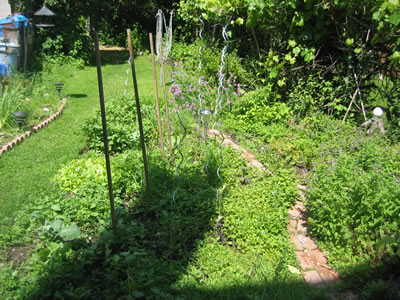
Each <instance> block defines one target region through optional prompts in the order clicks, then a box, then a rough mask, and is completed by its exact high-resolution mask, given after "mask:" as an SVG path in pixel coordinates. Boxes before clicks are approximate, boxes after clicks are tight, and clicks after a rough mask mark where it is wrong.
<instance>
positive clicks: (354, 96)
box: [342, 89, 358, 123]
mask: <svg viewBox="0 0 400 300" xmlns="http://www.w3.org/2000/svg"><path fill="white" fill-rule="evenodd" d="M357 94H358V89H356V91H355V92H354V94H353V96H352V97H351V101H350V104H349V106H348V107H347V110H346V113H345V114H344V118H343V120H342V123H343V122H344V121H346V118H347V114H348V113H349V111H350V109H351V107H352V105H353V103H354V100H356V96H357Z"/></svg>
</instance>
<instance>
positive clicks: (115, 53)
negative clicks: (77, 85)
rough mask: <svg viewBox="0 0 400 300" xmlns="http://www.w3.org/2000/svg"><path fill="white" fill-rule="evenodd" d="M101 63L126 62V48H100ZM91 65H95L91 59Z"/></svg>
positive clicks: (103, 64) (114, 63)
mask: <svg viewBox="0 0 400 300" xmlns="http://www.w3.org/2000/svg"><path fill="white" fill-rule="evenodd" d="M100 56H101V65H102V66H105V65H121V64H125V63H127V62H128V59H129V52H128V50H111V49H107V50H100ZM91 65H92V66H95V65H96V61H95V60H94V59H92V61H91Z"/></svg>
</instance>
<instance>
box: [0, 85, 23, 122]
mask: <svg viewBox="0 0 400 300" xmlns="http://www.w3.org/2000/svg"><path fill="white" fill-rule="evenodd" d="M20 88H21V86H18V84H17V85H15V86H14V85H13V86H9V87H6V88H5V90H4V92H3V94H2V95H1V96H0V129H2V128H3V127H4V126H7V125H8V126H11V125H15V120H14V118H13V115H12V114H13V113H14V112H16V111H17V110H18V109H19V108H20V107H21V105H22V103H23V102H24V100H25V99H24V95H23V94H22V93H21V90H20Z"/></svg>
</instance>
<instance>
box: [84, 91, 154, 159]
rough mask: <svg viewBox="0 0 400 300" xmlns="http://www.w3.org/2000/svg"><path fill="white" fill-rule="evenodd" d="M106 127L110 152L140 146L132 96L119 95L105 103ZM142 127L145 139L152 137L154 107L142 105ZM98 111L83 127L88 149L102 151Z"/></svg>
mask: <svg viewBox="0 0 400 300" xmlns="http://www.w3.org/2000/svg"><path fill="white" fill-rule="evenodd" d="M106 111H107V127H108V139H109V148H110V152H111V153H121V152H123V151H125V150H128V149H132V148H133V149H138V148H139V147H140V134H139V126H138V123H137V119H136V104H135V100H134V98H133V97H128V98H126V97H121V98H117V99H113V100H111V101H109V102H108V103H107V104H106ZM141 112H142V114H143V127H144V132H145V140H146V141H149V140H150V138H152V137H154V135H155V133H154V132H155V131H154V130H153V128H154V127H153V125H154V123H153V122H154V121H155V114H154V107H153V106H150V105H142V108H141ZM99 115H100V111H98V112H97V115H96V116H95V117H93V118H91V119H89V120H88V121H87V122H86V124H85V126H84V127H83V131H84V133H85V134H86V135H87V137H88V146H89V148H90V149H95V150H97V151H104V144H103V129H102V125H101V118H100V117H99Z"/></svg>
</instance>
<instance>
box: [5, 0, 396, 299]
mask: <svg viewBox="0 0 400 300" xmlns="http://www.w3.org/2000/svg"><path fill="white" fill-rule="evenodd" d="M13 2H15V3H16V4H18V5H20V6H21V7H23V6H24V5H25V4H26V3H25V2H21V1H13ZM93 3H96V4H99V5H97V6H96V9H95V10H93V11H84V12H82V11H83V10H85V5H87V4H88V3H86V4H85V3H84V4H79V3H78V2H75V1H73V2H71V3H70V4H68V5H67V4H63V3H61V2H60V3H58V2H56V1H51V4H52V5H54V6H55V7H56V9H60V10H61V9H63V8H64V9H65V10H66V11H73V16H74V18H75V17H77V18H78V19H79V22H76V24H73V25H74V26H75V25H76V28H75V29H77V32H78V33H79V34H72V31H71V34H68V35H67V36H65V38H64V37H63V36H62V35H59V34H58V33H57V30H58V29H57V30H55V31H54V32H52V36H53V37H54V38H53V39H47V41H46V42H45V44H44V49H43V50H44V52H43V51H42V53H46V51H47V52H52V51H53V50H55V52H57V54H58V56H60V57H61V58H62V60H63V62H64V63H65V62H67V63H71V62H72V60H70V58H69V56H74V57H75V58H81V59H80V60H79V63H78V64H77V65H79V66H80V67H82V66H83V62H85V63H89V62H90V59H89V58H90V55H89V56H88V55H86V54H88V53H86V54H85V53H84V52H85V50H87V49H90V47H83V45H84V42H85V41H89V42H90V39H88V36H87V35H86V33H85V30H84V29H83V28H84V26H83V25H84V20H83V18H81V16H80V14H82V15H84V16H87V15H89V14H91V13H94V14H97V15H98V18H93V19H91V23H92V24H91V25H93V26H95V27H96V25H97V24H96V21H100V22H101V21H105V20H109V21H110V22H103V23H102V26H100V27H101V28H100V29H101V30H102V34H101V37H102V39H103V41H107V42H110V43H119V44H121V45H122V44H123V43H125V42H124V39H123V34H122V33H120V32H119V31H121V30H119V29H118V26H121V24H128V23H129V21H128V20H125V19H120V18H119V17H120V16H123V15H125V14H126V13H128V11H129V10H127V9H126V10H124V7H125V5H126V4H125V3H123V2H121V1H113V2H109V3H107V4H104V3H97V1H92V2H91V4H93ZM152 3H153V2H152ZM31 4H32V5H27V6H29V7H31V9H32V8H33V7H34V6H35V5H36V4H37V3H36V2H32V3H31ZM163 4H164V2H163ZM148 5H149V6H151V3H149V4H148ZM145 6H146V7H148V6H147V4H146V5H145ZM176 7H177V8H178V16H177V17H178V20H179V21H178V22H180V23H178V26H176V28H177V32H181V36H179V35H175V37H176V38H177V39H179V38H180V40H179V41H178V42H177V43H175V45H174V47H173V49H172V54H173V59H174V60H175V61H174V64H173V65H172V68H173V69H172V70H169V71H168V72H169V73H170V76H171V77H170V78H168V80H169V79H170V80H171V82H170V85H169V90H170V95H169V100H170V101H169V104H170V108H171V110H170V113H171V120H172V132H173V134H172V144H173V148H174V154H175V155H174V158H173V157H172V156H171V157H167V158H164V157H163V156H162V155H161V153H160V152H161V151H160V149H159V145H158V136H157V129H156V123H157V122H156V121H155V118H154V98H153V95H152V93H149V91H150V90H151V87H152V82H151V77H150V76H149V75H150V74H151V72H150V60H149V58H143V59H139V62H142V64H140V66H138V68H137V69H138V70H140V71H142V73H141V74H140V76H138V78H139V79H140V80H141V81H142V83H143V84H144V85H145V86H146V88H145V89H144V91H143V90H142V91H141V95H142V92H144V93H146V96H147V97H143V98H142V99H143V115H144V117H145V120H144V122H145V139H146V143H147V146H148V150H149V162H150V173H151V179H152V186H151V190H152V194H151V195H150V196H149V195H145V194H144V192H143V174H142V171H141V168H140V165H141V155H140V151H139V148H138V130H137V126H136V121H137V120H136V117H135V114H134V112H135V105H134V104H133V98H132V95H128V96H125V97H120V95H122V92H123V90H124V89H125V87H123V85H122V84H121V85H119V84H115V85H114V84H110V86H112V87H113V88H110V92H109V93H110V94H109V95H112V98H113V100H110V101H108V103H107V110H108V111H109V112H110V113H109V115H108V121H109V124H110V125H109V126H110V142H111V143H110V145H111V152H112V167H113V179H114V184H115V196H116V203H117V217H118V224H117V228H118V232H119V234H118V235H116V236H115V235H113V233H112V232H111V230H110V225H109V212H108V201H107V185H106V181H105V179H106V178H105V173H104V172H105V171H104V159H103V156H102V151H103V150H102V132H101V126H100V122H99V119H100V118H99V113H98V112H95V109H94V106H93V105H89V104H88V105H84V104H82V103H81V105H78V104H76V106H75V108H74V110H72V109H73V108H72V107H71V111H70V114H69V115H68V114H67V113H68V110H67V111H66V114H67V116H69V118H68V120H69V121H70V122H71V123H74V125H73V126H71V132H70V133H69V135H68V137H70V138H71V140H73V141H74V142H73V143H71V144H72V145H71V146H66V143H63V144H62V147H65V148H66V149H65V150H64V151H60V152H57V153H56V152H54V151H53V152H48V151H47V152H43V153H42V155H43V156H46V157H47V156H49V154H50V153H52V155H51V156H49V157H52V158H54V162H55V163H54V164H53V165H52V166H50V165H49V164H44V163H43V162H42V161H41V160H38V159H37V156H31V157H33V158H35V161H36V162H39V163H41V164H43V168H42V167H41V168H40V169H39V170H40V171H41V172H42V173H44V175H45V176H43V177H34V175H35V174H34V173H32V172H23V174H22V172H19V173H17V174H18V175H19V176H15V178H16V179H12V180H9V182H5V181H3V180H0V182H1V183H0V184H2V185H3V186H4V187H5V188H4V189H2V190H7V191H9V192H7V193H5V197H6V199H7V201H6V202H5V203H12V201H11V199H14V198H15V199H18V200H17V201H16V204H14V206H12V205H11V204H10V205H9V207H8V209H6V210H5V211H6V212H5V213H4V214H5V215H7V214H8V213H10V212H11V215H12V216H11V217H9V218H3V219H2V220H5V221H4V224H5V225H6V227H5V228H6V229H7V230H4V231H5V232H6V233H5V234H2V236H1V243H2V246H3V250H2V252H1V258H2V262H1V263H2V264H3V265H2V270H1V275H0V278H1V283H2V284H1V287H0V292H2V294H4V295H6V296H7V297H20V298H24V297H25V298H38V299H39V298H40V299H43V298H54V297H59V298H68V297H71V298H79V297H81V298H102V297H103V298H115V297H120V298H174V299H175V298H176V299H179V298H190V299H192V298H199V299H201V298H205V299H209V298H217V299H219V298H222V299H224V298H227V299H228V298H229V299H230V298H240V299H242V298H249V299H257V298H259V299H269V298H274V299H324V298H325V299H326V298H330V297H331V295H327V292H326V291H324V290H315V289H312V288H310V287H309V286H307V285H306V284H305V283H304V281H303V280H302V278H301V277H300V275H299V274H298V272H296V269H298V268H299V266H298V265H297V263H298V262H297V261H296V257H295V255H294V251H293V247H292V246H291V245H290V243H289V242H288V233H287V229H286V226H287V223H288V217H287V212H288V209H289V208H290V207H291V206H292V205H293V203H294V201H295V200H296V198H298V194H297V188H296V187H297V185H298V184H301V185H303V186H306V187H307V190H306V193H305V194H306V195H305V196H306V198H305V199H304V203H305V205H306V207H307V211H308V215H307V221H308V223H309V234H311V236H312V238H313V239H314V240H315V241H316V243H317V245H318V246H319V247H320V248H321V249H322V250H323V251H324V253H325V255H326V256H327V258H328V261H329V264H330V266H331V267H334V268H335V269H336V270H338V271H339V273H340V276H341V278H342V284H341V285H339V286H337V287H335V288H333V289H332V290H328V293H333V294H335V293H339V294H338V297H339V298H340V297H341V296H343V295H342V294H340V291H341V290H342V289H343V288H350V289H352V291H353V292H354V293H356V294H358V296H359V298H360V299H380V298H382V299H397V298H399V297H400V288H399V286H400V284H399V273H398V266H399V254H400V252H399V245H400V243H399V241H400V240H399V236H398V232H399V222H400V219H399V214H398V204H399V203H398V198H399V197H398V196H399V191H398V187H399V185H398V180H399V178H400V177H399V176H400V170H399V168H400V166H399V163H398V158H399V157H398V156H399V145H398V143H397V141H398V133H399V132H400V131H399V124H398V112H399V110H398V107H399V93H398V84H397V82H398V67H399V65H398V63H399V53H398V52H399V40H398V30H397V28H398V24H399V22H400V18H399V17H398V15H399V7H400V6H399V3H398V1H391V0H389V1H387V0H380V1H369V0H359V1H352V2H351V1H350V2H349V1H331V2H326V1H325V2H320V1H313V0H311V1H308V0H307V1H296V0H294V1H286V2H282V1H274V0H271V1H252V0H249V1H247V0H246V1H236V0H234V1H197V0H191V1H182V2H181V3H179V5H178V3H177V6H176ZM107 8H108V9H107ZM122 10H124V12H122ZM135 13H136V12H135ZM147 13H148V11H146V12H145V13H143V15H146V14H147ZM111 15H113V16H112V17H111ZM200 17H201V18H202V22H204V23H203V24H204V27H203V26H202V25H203V24H202V23H201V22H200V19H199V18H200ZM111 19H112V20H111ZM92 21H93V22H92ZM115 23H118V24H115ZM140 23H141V24H140V25H135V27H134V29H135V30H134V32H135V36H134V42H135V45H137V48H138V49H140V44H141V43H143V42H144V41H145V40H146V39H147V38H144V37H145V35H142V34H141V33H139V28H144V26H147V25H145V22H140ZM225 25H226V27H225V28H226V35H224V37H222V36H221V31H222V27H223V26H225ZM124 26H125V25H124ZM142 26H143V27H142ZM174 28H175V25H174ZM199 30H200V31H199ZM116 31H118V34H111V33H115V32H116ZM225 40H228V42H225ZM67 41H68V42H67ZM186 42H190V44H189V45H188V44H187V43H186ZM66 44H68V45H66ZM141 46H143V45H141ZM224 46H227V47H228V50H227V52H226V53H225V52H222V51H223V50H222V48H223V47H224ZM142 49H146V45H145V46H143V48H142ZM225 50H226V48H225ZM117 52H118V51H117ZM222 53H225V55H222ZM114 54H115V55H114V56H113V57H110V58H109V59H108V60H104V62H105V63H106V67H105V71H106V70H108V72H109V73H108V74H107V75H106V77H105V78H107V76H110V77H108V78H111V76H112V78H113V80H114V82H115V81H116V82H120V83H123V81H124V80H125V79H126V76H125V72H126V67H127V65H124V66H122V65H119V63H120V62H121V63H122V62H124V59H125V60H126V57H125V58H124V59H119V58H118V57H119V55H120V53H114ZM68 55H69V56H68ZM56 59H57V57H52V58H51V60H52V61H54V60H56ZM44 66H45V67H46V65H44ZM89 70H92V69H91V68H90V67H88V68H84V69H82V70H79V71H77V72H76V73H74V74H73V75H72V77H71V78H70V80H71V81H70V82H75V81H79V80H81V81H82V82H83V80H82V79H83V78H85V79H86V78H88V79H87V82H86V86H91V88H88V87H86V86H85V88H83V87H82V91H83V90H84V92H81V93H78V94H75V93H72V92H70V93H71V97H72V95H76V96H77V97H76V98H77V99H76V100H79V99H80V100H83V99H81V98H85V97H81V96H82V95H87V96H88V97H87V98H88V100H89V99H93V103H94V102H95V101H94V99H95V97H92V95H94V94H95V92H94V91H95V84H94V83H95V82H94V81H95V80H94V79H93V78H94V77H90V79H89V77H88V75H89V74H92V73H90V71H89ZM106 73H107V72H105V74H106ZM117 79H118V80H117ZM119 79H120V80H119ZM110 80H111V79H110ZM92 86H93V87H92ZM149 94H151V95H149ZM90 101H91V100H90ZM375 106H381V107H382V108H383V110H384V115H383V117H382V120H383V124H384V127H385V128H386V133H385V134H384V135H383V136H381V135H379V133H375V134H372V136H369V135H368V134H367V133H366V132H365V131H364V130H363V129H361V124H362V123H364V122H365V121H366V120H367V119H370V118H371V117H372V109H373V108H374V107H375ZM67 108H68V107H67ZM203 108H210V109H211V110H212V111H213V112H214V113H218V115H217V116H212V117H211V120H210V121H209V122H208V124H206V123H205V121H204V119H202V118H201V117H200V116H201V115H200V114H199V110H200V109H203ZM72 112H75V114H76V116H72ZM78 112H79V113H78ZM176 113H179V114H180V117H178V116H177V114H176ZM162 117H163V118H164V117H165V116H162ZM86 120H88V121H87V122H86ZM75 121H76V122H75ZM181 121H183V123H184V124H185V128H183V126H181ZM68 124H69V123H68ZM59 126H60V127H66V123H61V124H60V125H59ZM204 126H208V127H209V128H210V127H213V128H214V129H220V130H221V131H223V132H225V133H227V134H228V136H230V137H231V138H232V139H234V140H235V141H236V142H238V143H240V144H241V145H242V146H243V147H245V148H247V149H249V150H251V151H252V152H254V153H255V155H256V156H257V159H258V160H259V161H260V162H262V163H263V164H264V166H265V167H266V168H267V170H268V171H266V172H261V171H260V170H254V169H252V168H250V167H248V166H247V165H246V164H245V162H244V161H242V160H241V159H240V158H239V156H238V154H237V153H236V152H235V151H233V150H232V149H229V148H228V149H225V148H220V147H219V146H218V140H214V139H213V138H209V139H208V140H207V141H204V132H203V136H202V132H201V129H202V127H204ZM82 128H83V130H81V129H82ZM55 136H56V134H52V135H50V137H49V138H53V139H54V138H55ZM42 137H43V139H44V138H45V137H46V135H43V136H42ZM183 137H184V138H183ZM43 139H38V140H37V143H36V145H37V144H38V143H43ZM164 140H165V141H166V140H167V138H166V130H164ZM57 141H60V140H59V139H56V140H55V142H54V143H53V144H52V146H53V147H54V144H56V143H57ZM179 141H181V143H180V146H179V147H180V149H179V150H180V151H178V144H179ZM33 145H35V144H33ZM166 149H167V147H166ZM166 149H164V150H165V152H168V151H167V150H166ZM21 151H22V150H21ZM41 151H43V150H40V151H33V152H36V153H38V152H41ZM219 152H220V154H221V155H220V154H219ZM22 153H26V152H23V151H22ZM58 153H59V155H57V154H58ZM78 153H79V154H78ZM180 153H181V154H180ZM11 154H12V153H11ZM16 154H18V152H16ZM181 155H182V156H183V158H184V159H183V161H182V164H180V160H181V158H182V156H181ZM58 156H61V157H58ZM8 157H11V158H13V159H11V158H8ZM6 158H7V159H6V160H4V164H3V161H0V164H3V165H4V166H5V167H6V168H7V170H8V171H10V170H11V169H13V168H12V166H13V164H14V163H15V161H17V160H18V156H17V155H16V156H15V157H13V156H12V155H11V156H7V157H6ZM19 161H21V160H19ZM22 165H23V164H21V162H20V163H19V164H18V165H16V166H17V168H16V169H17V170H18V167H19V169H20V170H21V169H22V167H21V166H22ZM206 165H207V168H208V171H206V168H205V166H206ZM177 166H179V168H178V169H176V167H177ZM43 169H46V170H47V172H43ZM217 170H218V174H219V175H220V177H219V176H217ZM25 173H26V174H25ZM13 174H15V173H13ZM0 176H1V174H0ZM27 176H30V177H31V178H35V179H38V180H41V179H42V178H43V179H44V180H43V182H41V183H40V187H39V188H37V189H33V188H26V189H23V188H21V189H19V190H18V191H17V192H13V191H12V189H11V188H10V187H11V186H14V185H16V183H18V184H19V185H20V186H21V185H22V183H24V182H25V181H26V178H27ZM19 177H20V178H19ZM31 181H32V179H31ZM41 181H42V180H41ZM49 186H50V187H51V188H50V191H45V188H46V187H49ZM19 191H23V192H19ZM27 195H28V196H27ZM25 198H26V199H28V200H27V201H26V203H24V205H21V207H20V209H19V210H14V209H10V207H13V208H14V207H17V206H18V205H19V204H21V203H22V202H23V200H24V199H25ZM13 221H14V222H13ZM2 229H3V228H2ZM12 249H14V250H15V249H16V251H17V252H18V253H21V255H22V258H20V259H16V258H15V255H14V256H13V254H12V253H13V252H12ZM294 273H297V274H294ZM104 282H106V284H104Z"/></svg>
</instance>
